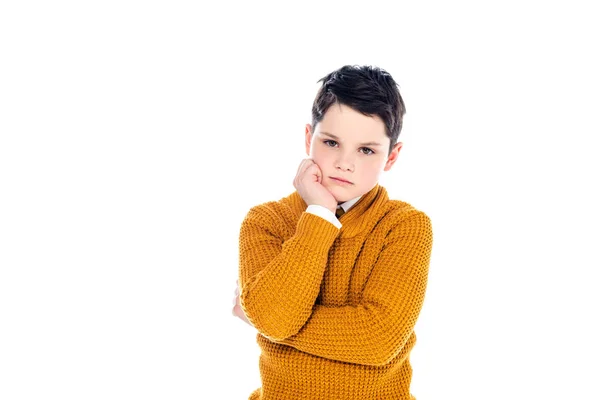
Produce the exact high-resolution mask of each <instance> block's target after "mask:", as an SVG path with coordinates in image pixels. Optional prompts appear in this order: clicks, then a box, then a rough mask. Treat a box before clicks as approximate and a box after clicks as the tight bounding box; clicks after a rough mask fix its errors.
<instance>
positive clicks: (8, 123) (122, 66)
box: [0, 1, 600, 400]
mask: <svg viewBox="0 0 600 400" xmlns="http://www.w3.org/2000/svg"><path fill="white" fill-rule="evenodd" d="M592 3H593V2H591V1H590V2H583V1H569V2H567V1H562V2H557V1H550V2H541V1H540V2H532V1H502V2H482V1H471V2H467V1H458V2H442V1H438V2H431V1H429V2H427V1H419V2H416V1H415V2H410V3H408V2H406V3H401V2H390V3H378V2H372V1H369V2H366V1H362V2H356V3H352V2H335V3H334V2H321V3H318V4H317V3H315V4H311V3H307V2H302V3H300V2H298V3H297V4H296V5H293V6H290V5H283V4H284V3H283V2H279V3H275V2H273V3H272V4H268V3H265V2H244V3H242V2H239V3H235V2H228V3H223V4H222V5H219V6H216V5H214V4H211V5H199V3H198V2H192V1H189V2H177V1H169V2H167V1H163V2H158V1H154V2H141V1H139V2H133V1H104V2H95V3H94V4H92V3H91V2H75V1H71V2H66V1H59V2H27V1H19V2H17V1H14V2H11V1H7V2H2V5H0V57H1V62H0V72H1V73H0V134H1V136H0V203H1V204H0V377H1V382H0V398H2V399H6V400H12V399H49V398H60V399H246V398H247V397H248V395H249V394H250V393H251V392H252V391H253V390H254V389H255V388H257V387H259V386H260V377H259V372H258V347H257V344H256V342H255V334H256V331H255V330H254V329H253V328H252V327H250V326H248V325H246V324H244V323H243V322H242V321H241V320H239V319H237V318H235V317H233V316H232V314H231V309H232V300H233V294H234V289H235V280H236V278H237V269H238V264H237V263H238V247H237V246H238V232H239V226H240V223H241V221H242V219H243V218H244V216H245V214H246V212H247V211H248V209H249V208H250V207H252V206H254V205H256V204H259V203H262V202H264V201H268V200H277V199H280V198H281V197H283V196H287V195H288V194H290V193H291V192H292V191H293V190H294V187H293V185H292V180H293V177H294V175H295V173H296V169H297V166H298V164H299V163H300V161H301V159H302V158H303V157H305V156H306V154H305V153H304V147H303V137H304V124H305V123H307V122H310V109H311V105H312V100H313V98H314V95H315V93H316V90H317V87H318V86H317V80H318V79H320V78H321V77H323V76H324V75H326V74H327V73H329V72H331V71H332V70H334V69H337V68H339V67H341V66H342V65H345V64H371V65H377V66H380V67H382V68H384V69H386V70H387V71H388V72H390V73H391V74H392V76H393V77H394V78H395V79H396V81H397V82H398V83H399V85H400V88H401V93H402V95H403V97H404V100H405V103H406V106H407V114H406V116H405V126H404V129H403V131H402V133H401V136H400V140H401V141H402V142H404V147H403V149H402V151H401V153H400V159H399V161H398V162H397V163H396V164H395V166H394V167H393V168H392V170H391V171H390V172H386V173H384V175H383V178H382V180H381V181H380V183H382V184H383V185H384V186H385V187H386V188H387V189H388V192H389V194H390V197H392V198H398V199H402V200H404V201H407V202H409V203H411V204H413V205H414V206H415V207H417V208H419V209H421V210H423V211H425V212H426V213H427V214H428V215H429V216H430V218H431V220H432V223H433V228H434V248H433V253H432V257H431V265H430V275H429V284H428V293H427V297H426V301H425V305H424V307H423V310H422V312H421V316H420V318H419V321H418V323H417V326H416V332H417V338H418V342H417V346H416V347H415V348H414V350H413V352H412V355H411V361H412V364H413V369H414V372H413V374H414V375H413V383H412V386H411V392H412V393H413V394H414V395H415V396H416V397H417V399H418V400H429V399H431V400H434V399H436V400H437V399H442V398H443V399H459V398H460V399H463V400H464V399H477V400H480V399H487V400H492V399H507V398H510V399H542V398H544V399H564V398H577V399H598V398H600V389H599V388H598V385H597V382H598V381H597V380H598V376H600V367H599V366H598V365H599V364H598V359H599V358H600V349H599V345H598V337H600V328H598V304H600V295H599V294H598V289H597V287H598V283H599V281H598V268H599V267H600V257H599V256H598V243H599V240H598V239H599V234H598V227H599V223H600V213H599V212H598V204H599V203H600V198H599V196H598V194H597V193H598V186H599V185H598V171H600V168H599V167H600V165H599V162H598V154H597V153H598V148H599V147H598V143H599V142H600V141H599V139H598V136H599V134H600V129H599V128H600V122H599V112H598V110H599V106H600V100H599V99H600V97H599V93H600V79H599V74H598V71H600V62H599V60H598V54H599V53H598V37H600V29H599V25H598V14H597V12H596V11H594V10H595V7H593V4H592ZM416 4H418V5H416Z"/></svg>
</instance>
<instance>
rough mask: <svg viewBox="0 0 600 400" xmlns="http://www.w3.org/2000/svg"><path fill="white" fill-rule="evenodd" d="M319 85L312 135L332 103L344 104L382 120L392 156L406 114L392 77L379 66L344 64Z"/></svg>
mask: <svg viewBox="0 0 600 400" xmlns="http://www.w3.org/2000/svg"><path fill="white" fill-rule="evenodd" d="M319 82H323V84H322V86H321V87H320V88H319V90H318V92H317V95H316V97H315V100H314V102H313V106H312V128H313V133H314V129H315V128H316V125H317V123H319V122H321V121H322V120H323V117H324V116H325V113H326V112H327V110H328V109H329V107H331V105H332V104H336V103H338V104H344V105H346V106H348V107H351V108H352V109H354V110H356V111H358V112H360V113H362V114H364V115H367V116H372V115H377V116H379V117H380V118H381V119H382V120H383V122H384V123H385V127H386V129H385V130H386V135H387V137H388V138H389V139H390V148H389V150H388V156H389V155H390V153H391V152H392V148H393V147H394V145H395V144H396V143H397V141H398V136H400V131H401V130H402V117H403V116H404V114H405V113H406V107H405V106H404V101H403V100H402V96H400V90H399V87H398V84H397V83H396V81H394V79H393V78H392V76H391V75H390V74H389V73H388V72H387V71H385V70H384V69H382V68H379V67H372V66H368V65H364V66H359V65H345V66H343V67H341V68H340V69H337V70H335V71H333V72H331V73H329V74H327V75H326V76H324V77H323V78H321V79H319V80H318V81H317V83H319Z"/></svg>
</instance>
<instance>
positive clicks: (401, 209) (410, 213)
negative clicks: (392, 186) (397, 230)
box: [386, 199, 431, 223]
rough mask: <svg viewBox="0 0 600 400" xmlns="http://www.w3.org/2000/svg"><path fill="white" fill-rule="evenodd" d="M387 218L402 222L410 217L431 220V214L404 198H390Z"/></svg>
mask: <svg viewBox="0 0 600 400" xmlns="http://www.w3.org/2000/svg"><path fill="white" fill-rule="evenodd" d="M386 218H389V219H390V220H393V221H397V222H398V223H401V222H403V221H407V220H409V219H423V220H426V221H427V222H428V223H430V222H431V220H430V218H429V215H427V213H425V211H423V210H421V209H419V208H417V207H415V206H413V205H412V204H411V203H408V202H407V201H404V200H399V199H388V201H387V212H386Z"/></svg>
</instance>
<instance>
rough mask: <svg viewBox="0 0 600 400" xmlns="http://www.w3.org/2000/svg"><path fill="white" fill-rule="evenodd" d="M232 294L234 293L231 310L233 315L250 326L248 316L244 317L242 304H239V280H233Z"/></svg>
mask: <svg viewBox="0 0 600 400" xmlns="http://www.w3.org/2000/svg"><path fill="white" fill-rule="evenodd" d="M234 294H235V297H234V298H233V310H231V313H232V314H233V315H234V316H236V317H238V318H240V319H241V320H242V321H244V322H245V323H247V324H248V325H250V326H252V324H251V323H250V321H248V318H246V314H244V310H242V306H241V305H240V287H239V282H238V281H237V280H236V281H235V293H234Z"/></svg>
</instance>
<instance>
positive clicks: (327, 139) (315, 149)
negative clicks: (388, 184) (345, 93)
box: [305, 104, 402, 204]
mask: <svg viewBox="0 0 600 400" xmlns="http://www.w3.org/2000/svg"><path fill="white" fill-rule="evenodd" d="M328 134H330V135H333V136H335V137H337V139H336V138H335V137H332V136H330V135H328ZM369 142H375V143H379V145H375V144H373V143H371V144H364V143H369ZM305 145H306V154H307V155H308V156H309V157H311V158H312V159H313V160H314V162H315V163H316V164H317V165H318V166H319V168H320V169H321V172H322V173H323V178H322V181H321V184H322V185H323V186H325V188H327V190H329V191H330V192H331V194H332V195H333V196H334V197H335V198H336V200H337V201H338V204H339V203H343V202H345V201H348V200H350V199H353V198H355V197H358V196H361V195H363V194H365V193H367V192H368V191H369V190H371V189H373V187H375V185H376V184H377V183H378V181H379V176H380V175H381V173H382V172H383V171H389V170H390V168H391V167H392V165H393V164H394V162H396V159H397V158H398V153H399V152H400V149H401V148H402V143H401V142H398V143H397V144H396V145H395V146H394V147H393V149H392V152H391V154H390V155H389V157H388V155H387V152H388V149H389V146H390V139H389V138H388V137H387V136H386V134H385V124H384V122H383V121H382V120H381V118H379V117H378V116H373V117H368V116H366V115H363V114H361V113H359V112H358V111H355V110H353V109H352V108H350V107H348V106H346V105H343V104H333V105H332V106H331V107H329V109H328V110H327V112H326V113H325V116H324V117H323V120H322V121H321V122H320V123H318V124H317V126H316V128H315V129H314V132H312V127H311V125H310V124H306V130H305ZM332 177H338V178H342V179H345V180H347V181H350V182H351V184H342V183H339V182H337V181H336V180H334V179H333V178H332Z"/></svg>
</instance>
